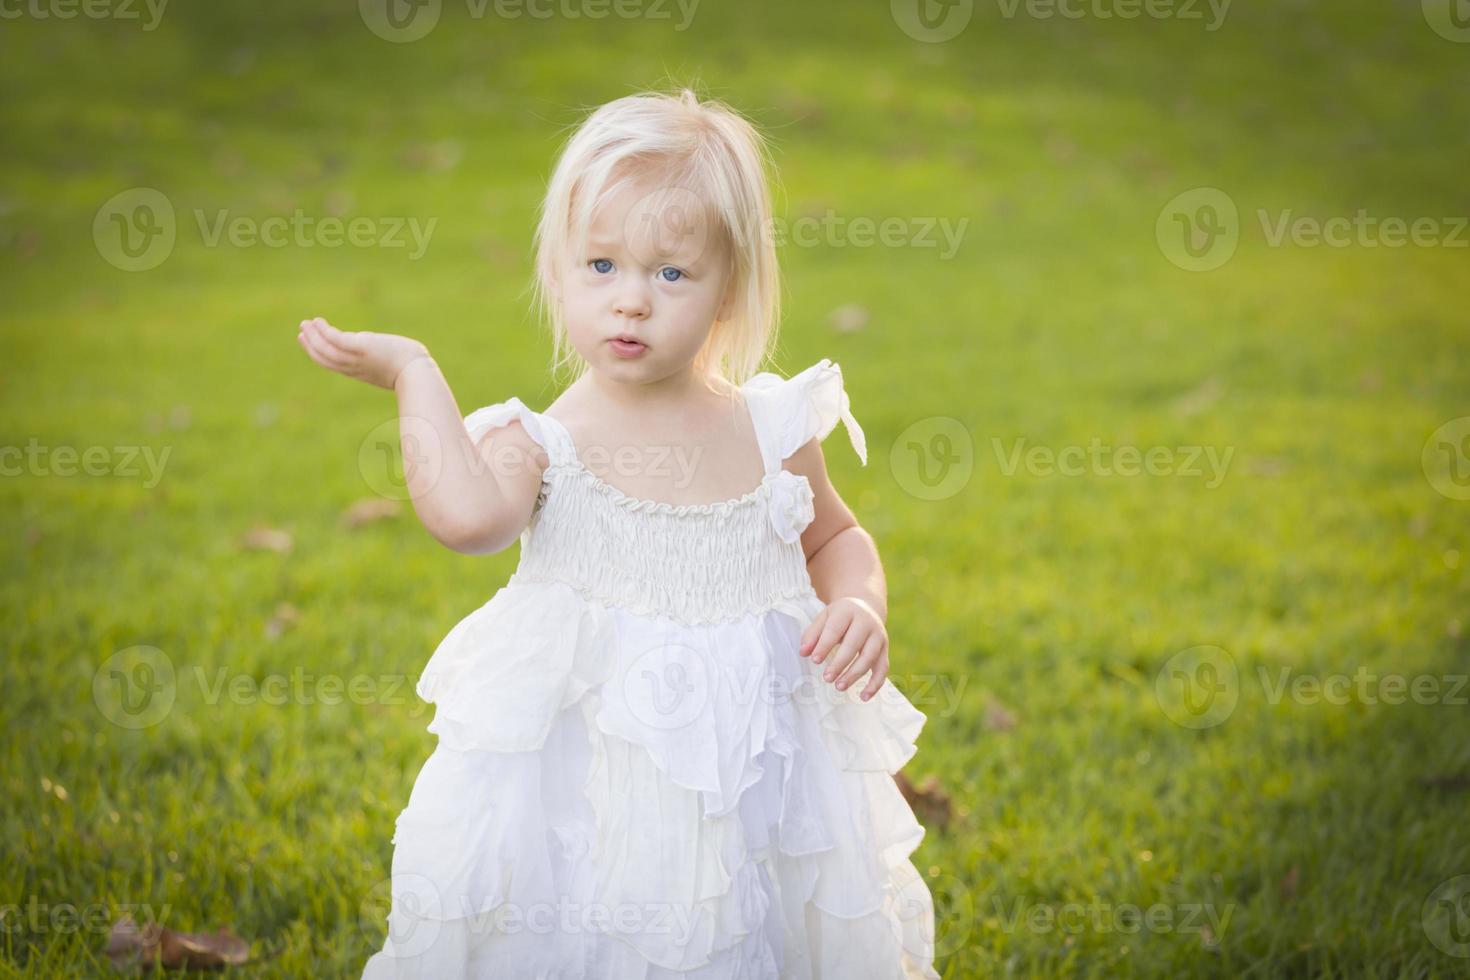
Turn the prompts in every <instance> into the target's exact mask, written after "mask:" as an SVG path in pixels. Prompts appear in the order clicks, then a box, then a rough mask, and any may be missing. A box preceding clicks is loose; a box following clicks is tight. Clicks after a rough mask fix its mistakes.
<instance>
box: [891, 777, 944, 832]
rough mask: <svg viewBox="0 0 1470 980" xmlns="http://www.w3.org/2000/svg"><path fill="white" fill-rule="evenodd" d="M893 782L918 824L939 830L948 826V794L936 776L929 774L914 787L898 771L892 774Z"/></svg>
mask: <svg viewBox="0 0 1470 980" xmlns="http://www.w3.org/2000/svg"><path fill="white" fill-rule="evenodd" d="M893 781H894V782H895V783H897V784H898V791H899V792H900V793H902V794H903V798H904V799H905V800H907V801H908V804H909V806H910V807H911V808H912V809H913V811H914V815H915V816H916V817H918V818H919V822H920V823H922V824H924V825H925V826H934V827H938V828H939V829H941V830H943V829H945V828H946V827H948V826H949V818H950V813H951V811H952V809H953V807H952V805H951V803H950V799H949V794H948V793H946V792H945V791H944V789H943V787H941V786H940V785H939V777H938V776H936V775H934V773H932V772H931V773H930V774H929V775H927V776H925V777H924V779H923V780H922V781H921V782H920V783H919V785H918V786H914V785H913V784H912V783H910V782H909V778H908V777H907V776H905V775H904V774H903V771H902V770H899V771H898V772H896V773H894V774H893Z"/></svg>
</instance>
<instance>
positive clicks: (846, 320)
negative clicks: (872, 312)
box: [827, 303, 868, 333]
mask: <svg viewBox="0 0 1470 980" xmlns="http://www.w3.org/2000/svg"><path fill="white" fill-rule="evenodd" d="M827 322H828V323H830V324H831V325H832V329H834V330H836V331H837V332H839V333H853V332H854V331H857V330H861V329H863V327H866V326H867V325H868V309H867V307H865V306H861V305H859V304H857V303H848V304H846V305H844V306H839V307H837V309H835V310H833V311H832V312H831V313H829V314H827Z"/></svg>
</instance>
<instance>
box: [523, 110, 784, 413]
mask: <svg viewBox="0 0 1470 980" xmlns="http://www.w3.org/2000/svg"><path fill="white" fill-rule="evenodd" d="M768 166H770V157H769V151H768V149H767V146H766V143H765V139H764V137H763V136H762V135H761V134H760V132H759V131H758V130H757V129H756V128H755V126H753V125H752V124H751V123H750V122H749V121H747V120H746V119H745V118H744V117H743V116H741V115H740V114H739V113H738V112H736V111H735V110H734V109H732V108H730V107H729V106H728V105H726V104H725V103H723V102H720V101H718V100H715V99H707V100H704V101H701V100H700V99H699V97H698V96H696V95H695V94H694V92H693V91H692V90H690V89H688V88H684V89H681V90H680V91H679V92H678V94H676V95H675V94H667V93H662V92H640V93H638V94H635V95H629V96H625V97H623V98H620V99H615V100H614V101H612V102H608V103H607V104H605V105H603V106H600V107H599V108H597V109H596V110H595V111H593V112H592V113H591V114H590V115H588V116H587V117H586V118H585V119H584V120H583V121H582V122H581V124H580V125H579V126H577V128H576V131H575V132H574V133H573V134H572V135H571V137H570V139H568V140H567V142H566V144H565V146H564V147H563V149H562V152H561V156H560V157H559V159H558V160H557V163H556V168H555V170H554V171H553V172H552V175H551V180H550V182H549V184H548V186H547V189H546V197H545V199H544V200H543V201H542V204H541V210H540V217H539V221H538V223H537V227H536V236H535V240H536V276H535V282H534V286H533V288H534V292H535V302H536V306H537V307H538V308H539V309H540V310H541V312H542V315H543V316H544V317H545V318H546V320H547V321H548V323H549V325H550V329H551V334H552V342H553V348H554V350H553V355H552V373H553V375H555V374H556V373H557V372H558V371H559V370H560V369H561V368H563V367H564V366H571V368H572V372H573V377H574V378H579V377H581V376H582V375H583V374H585V373H586V371H587V367H588V365H587V363H586V362H585V361H584V360H583V359H582V358H581V357H580V356H579V355H578V354H577V353H576V351H575V349H573V348H572V346H571V344H570V343H569V342H568V339H567V331H566V322H565V319H564V317H563V314H562V310H561V306H560V303H559V302H557V300H556V298H555V295H554V294H553V285H552V284H553V282H554V281H555V280H558V279H560V280H561V281H565V276H566V268H565V264H566V260H567V258H568V257H569V256H571V255H572V254H573V253H574V252H576V251H578V250H580V249H581V247H582V245H583V243H585V241H586V235H587V233H588V229H589V227H590V225H591V221H592V216H593V214H594V212H595V211H596V209H597V207H598V206H599V205H600V204H602V203H603V201H605V200H606V199H607V198H609V197H611V196H612V195H613V194H614V193H615V192H616V191H617V190H619V189H620V188H621V187H623V186H624V185H626V184H628V183H629V182H630V181H631V179H632V178H635V177H647V176H653V177H654V178H656V179H657V181H658V184H659V186H660V188H661V189H660V191H659V192H658V193H659V196H660V197H661V198H662V199H663V200H664V201H671V200H675V199H677V198H681V197H682V198H685V199H687V198H688V196H689V195H693V196H694V197H695V198H696V199H697V200H698V201H699V202H700V204H702V205H703V206H704V207H705V209H706V210H707V211H708V213H709V215H710V217H711V218H712V219H713V223H714V226H715V228H716V229H717V231H718V233H719V235H720V237H721V238H722V240H723V243H724V244H725V245H726V246H727V248H728V251H727V255H728V256H729V260H730V266H729V270H728V271H729V273H730V276H731V279H730V281H729V282H728V283H727V287H728V288H733V291H734V292H733V295H732V299H731V306H730V310H729V315H728V316H727V317H726V318H725V319H723V320H721V321H720V322H718V323H716V324H715V325H714V328H713V329H712V330H711V331H710V336H709V338H708V339H707V340H706V342H705V345H704V347H703V349H702V350H701V351H700V353H699V355H698V357H697V358H696V361H695V370H696V371H699V372H702V373H705V374H707V375H711V376H715V377H721V378H724V379H725V380H726V381H728V382H730V383H732V384H736V385H738V384H742V383H744V382H745V381H746V380H747V379H748V378H749V377H750V376H751V375H753V374H755V373H756V371H757V370H758V369H759V368H760V366H761V363H762V362H763V361H764V360H765V358H766V355H767V353H768V352H769V351H770V349H771V347H772V345H773V344H774V342H775V336H776V329H777V324H778V321H779V319H780V310H781V297H780V273H779V269H778V267H777V263H776V249H775V242H774V240H773V236H772V235H771V234H770V231H771V199H770V191H769V186H768V184H767V182H766V168H767V167H768Z"/></svg>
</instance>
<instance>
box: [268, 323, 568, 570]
mask: <svg viewBox="0 0 1470 980" xmlns="http://www.w3.org/2000/svg"><path fill="white" fill-rule="evenodd" d="M297 340H298V341H299V342H300V343H301V346H302V347H303V348H304V349H305V350H306V352H307V354H308V355H309V356H310V357H311V359H312V360H314V361H316V363H318V364H320V365H321V366H322V367H325V368H327V369H328V370H331V371H336V372H337V373H339V374H343V375H346V376H347V377H350V378H356V379H357V380H359V381H366V382H368V383H369V384H373V385H376V386H378V387H380V388H388V389H391V390H392V391H393V392H394V394H395V395H396V396H397V399H398V429H399V440H400V444H401V449H402V452H403V460H404V466H403V472H404V479H405V481H406V483H407V488H408V494H409V499H410V500H412V501H413V508H414V512H415V513H416V514H418V517H419V520H420V521H421V522H422V523H423V525H424V527H425V528H427V529H428V531H429V533H430V534H432V535H433V536H434V538H435V540H437V541H439V542H440V543H442V544H443V545H445V546H446V547H448V548H452V549H453V550H455V551H458V552H462V553H464V554H492V553H494V552H497V551H500V550H502V549H504V548H506V547H509V546H510V544H511V542H513V541H515V540H516V538H517V537H519V536H520V533H521V531H522V530H524V529H525V527H526V524H527V523H528V522H529V521H530V519H531V511H532V508H533V507H534V506H535V503H536V494H537V492H538V491H539V489H540V486H541V470H542V469H543V468H544V466H545V465H546V460H545V455H544V453H542V451H541V449H540V447H539V446H538V445H536V443H535V442H534V440H532V439H531V437H530V435H529V434H527V433H526V431H525V429H524V428H523V427H522V426H521V425H520V424H519V423H513V424H511V425H507V426H504V427H501V428H497V429H494V430H491V431H490V432H488V433H486V434H485V435H484V436H483V437H482V438H481V439H480V441H479V444H478V445H476V444H475V443H474V442H472V441H471V440H470V435H469V432H468V431H467V430H466V429H465V425H464V418H463V416H462V415H461V414H460V411H459V406H458V405H457V404H456V403H455V400H454V393H453V392H451V391H450V389H449V383H448V382H447V381H446V380H445V379H444V375H443V374H442V373H441V372H440V370H439V365H438V363H437V362H436V361H435V360H434V358H433V357H432V356H431V355H430V354H429V351H428V348H427V347H425V346H424V345H423V344H422V343H420V342H419V341H417V340H414V339H412V338H410V337H401V336H398V335H396V334H384V333H373V332H371V331H343V330H338V329H337V328H336V327H333V326H332V325H331V324H329V323H327V321H326V320H323V319H322V318H320V317H317V318H314V319H311V320H303V321H302V322H301V332H300V333H299V334H298V335H297Z"/></svg>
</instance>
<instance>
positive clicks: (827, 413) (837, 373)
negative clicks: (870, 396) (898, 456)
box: [741, 357, 868, 466]
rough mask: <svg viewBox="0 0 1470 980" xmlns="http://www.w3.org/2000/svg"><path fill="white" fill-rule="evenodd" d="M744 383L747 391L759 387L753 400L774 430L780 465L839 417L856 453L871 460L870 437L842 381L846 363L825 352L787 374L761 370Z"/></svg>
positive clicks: (763, 422) (824, 435)
mask: <svg viewBox="0 0 1470 980" xmlns="http://www.w3.org/2000/svg"><path fill="white" fill-rule="evenodd" d="M741 387H742V390H744V391H745V392H746V393H747V394H749V393H750V392H755V393H756V395H757V397H756V398H755V399H752V400H751V404H752V406H754V404H755V402H756V401H757V400H758V401H760V402H761V403H762V407H761V408H760V410H759V411H760V413H761V416H762V418H761V420H760V421H759V423H758V428H763V429H765V430H766V431H767V432H769V433H771V448H772V449H773V450H774V451H775V452H776V453H778V454H779V455H778V456H777V457H776V460H775V462H776V465H780V462H779V461H780V460H783V459H786V458H787V457H788V456H790V455H791V454H792V453H794V452H796V451H797V450H798V449H800V448H801V447H802V446H804V445H806V444H807V442H809V441H810V440H811V439H812V438H814V437H815V438H816V439H818V440H822V439H826V438H827V436H828V435H829V434H830V433H831V432H832V430H833V428H835V427H836V425H837V423H838V422H841V423H842V424H843V426H844V427H846V429H847V437H848V440H849V441H850V442H851V443H852V448H853V451H855V452H856V453H857V454H858V459H860V460H862V463H863V465H864V466H866V465H868V443H867V437H866V436H865V435H864V434H863V430H862V427H861V426H860V425H858V422H857V419H856V418H854V417H853V414H852V407H851V401H850V399H849V398H848V395H847V390H846V388H844V387H843V383H842V368H841V367H840V366H839V365H837V364H835V363H833V361H832V360H831V359H830V358H826V357H824V358H822V359H821V360H820V361H818V362H817V363H815V364H813V365H812V366H811V367H809V368H806V369H805V370H802V371H798V372H797V373H796V374H793V375H792V376H791V377H789V378H782V377H780V376H778V375H775V374H772V373H771V372H769V371H762V372H761V373H760V374H757V375H755V376H753V377H752V378H750V379H749V380H748V381H746V382H745V384H744V385H742V386H741ZM769 462H770V461H769V460H768V464H769Z"/></svg>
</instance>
